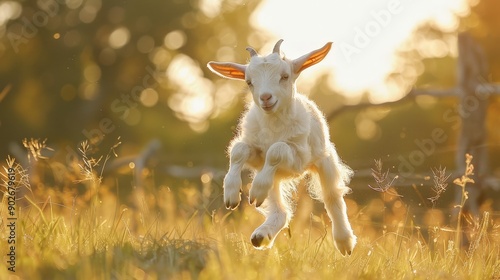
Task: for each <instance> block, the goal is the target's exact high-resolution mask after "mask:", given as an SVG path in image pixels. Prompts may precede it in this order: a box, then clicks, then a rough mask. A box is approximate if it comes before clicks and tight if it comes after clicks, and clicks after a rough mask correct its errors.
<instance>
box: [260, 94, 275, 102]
mask: <svg viewBox="0 0 500 280" xmlns="http://www.w3.org/2000/svg"><path fill="white" fill-rule="evenodd" d="M271 97H273V96H272V95H271V94H270V93H263V94H261V95H260V100H262V101H263V102H266V101H269V99H271Z"/></svg>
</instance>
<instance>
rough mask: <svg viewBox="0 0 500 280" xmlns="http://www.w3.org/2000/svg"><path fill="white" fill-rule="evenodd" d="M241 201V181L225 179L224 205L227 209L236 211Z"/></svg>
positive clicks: (238, 179)
mask: <svg viewBox="0 0 500 280" xmlns="http://www.w3.org/2000/svg"><path fill="white" fill-rule="evenodd" d="M240 201H241V179H240V178H239V177H237V178H234V177H231V176H226V178H225V179H224V204H225V205H226V208H227V209H230V210H234V209H236V207H238V205H240Z"/></svg>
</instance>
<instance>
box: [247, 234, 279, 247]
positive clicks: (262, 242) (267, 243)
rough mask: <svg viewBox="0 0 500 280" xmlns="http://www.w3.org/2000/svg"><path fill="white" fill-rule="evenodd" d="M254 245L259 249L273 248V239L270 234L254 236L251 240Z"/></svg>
mask: <svg viewBox="0 0 500 280" xmlns="http://www.w3.org/2000/svg"><path fill="white" fill-rule="evenodd" d="M250 240H251V241H252V245H253V246H254V247H255V248H257V249H266V248H269V247H271V246H272V242H273V237H272V236H271V235H270V234H267V236H265V235H260V234H253V235H252V237H251V239H250Z"/></svg>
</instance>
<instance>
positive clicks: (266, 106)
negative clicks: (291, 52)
mask: <svg viewBox="0 0 500 280" xmlns="http://www.w3.org/2000/svg"><path fill="white" fill-rule="evenodd" d="M280 44H281V40H280V41H278V43H277V44H276V46H275V50H274V52H273V53H272V54H270V55H268V56H265V57H261V56H258V55H257V54H256V52H255V51H254V50H253V49H251V48H249V49H248V50H249V51H250V53H251V54H253V55H252V57H251V59H250V62H249V64H248V65H242V64H237V63H219V62H209V64H208V67H209V68H210V69H211V70H212V71H214V72H215V73H216V74H218V75H220V76H223V77H226V78H233V79H241V80H243V79H245V80H246V81H247V83H248V84H249V88H250V91H251V92H252V96H253V101H254V102H253V103H251V104H250V105H249V106H248V110H247V111H246V112H245V113H244V114H243V117H242V118H241V120H240V123H239V130H238V135H237V136H236V137H235V138H234V139H233V140H232V142H231V144H230V146H229V157H230V167H229V171H228V173H227V175H226V177H225V179H224V202H225V204H226V207H227V208H230V209H235V208H236V207H237V206H238V205H239V203H240V200H241V196H240V189H241V186H242V182H241V171H242V169H243V168H244V167H249V168H251V169H253V170H255V171H256V174H255V177H254V180H253V183H252V187H251V188H250V194H249V201H250V203H251V204H253V203H255V205H256V206H257V209H258V210H259V211H260V212H261V213H262V214H264V215H265V216H266V220H265V221H264V223H263V224H262V225H261V226H260V227H258V228H257V229H256V230H255V231H254V232H253V234H252V237H251V240H252V244H253V245H254V246H255V247H256V248H260V249H263V248H269V247H271V246H272V244H273V242H274V239H275V237H276V236H277V234H278V233H279V232H280V231H281V230H282V229H283V228H285V227H287V226H288V223H289V222H290V219H291V218H292V215H293V213H292V206H291V201H290V193H291V192H292V191H293V190H294V188H295V185H296V184H295V181H296V180H297V179H298V178H301V177H302V176H303V175H304V174H306V173H308V172H309V173H310V174H312V175H313V176H317V179H318V180H311V186H310V193H311V194H313V196H314V197H315V198H317V199H320V200H322V201H323V202H324V204H325V209H326V211H327V213H328V216H329V217H330V219H331V220H332V226H333V237H334V241H335V245H336V247H337V248H338V249H339V251H340V252H341V253H342V254H344V255H345V254H350V253H351V252H352V250H353V248H354V246H355V244H356V236H355V235H354V234H353V232H352V229H351V226H350V224H349V221H348V218H347V212H346V210H347V209H346V204H345V202H344V199H343V196H344V195H345V194H346V193H348V192H349V190H350V189H349V188H348V187H347V184H348V183H349V180H350V177H351V174H352V171H351V170H350V169H349V167H347V166H346V165H344V164H343V163H342V162H341V160H340V159H339V157H338V155H337V152H336V150H335V147H334V145H333V144H332V143H331V142H330V135H329V132H328V125H327V122H326V120H325V118H324V116H323V114H322V113H321V112H320V110H319V109H318V107H317V106H316V104H315V103H314V102H312V101H311V100H309V99H308V98H307V97H305V96H303V95H301V94H299V93H297V92H296V87H295V80H296V79H297V77H298V76H299V74H300V72H301V71H302V70H304V69H306V68H308V67H309V66H311V65H313V64H315V63H317V62H319V61H321V60H322V59H323V58H324V57H325V56H326V54H327V53H328V51H329V50H330V46H331V43H328V44H327V45H325V46H324V47H323V48H321V49H318V50H315V51H312V52H310V53H308V54H306V55H304V56H302V57H300V58H297V59H295V60H289V59H286V58H282V57H281V53H280V51H279V47H280ZM314 182H319V184H315V183H314Z"/></svg>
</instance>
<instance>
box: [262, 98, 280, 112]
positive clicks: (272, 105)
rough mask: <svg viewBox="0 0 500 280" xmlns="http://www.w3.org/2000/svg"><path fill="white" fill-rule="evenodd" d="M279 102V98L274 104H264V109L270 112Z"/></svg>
mask: <svg viewBox="0 0 500 280" xmlns="http://www.w3.org/2000/svg"><path fill="white" fill-rule="evenodd" d="M277 103H278V100H276V101H274V103H272V104H270V103H266V104H262V105H261V107H262V109H263V110H264V111H266V112H270V111H271V110H273V108H274V107H275V106H276V104H277Z"/></svg>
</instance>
